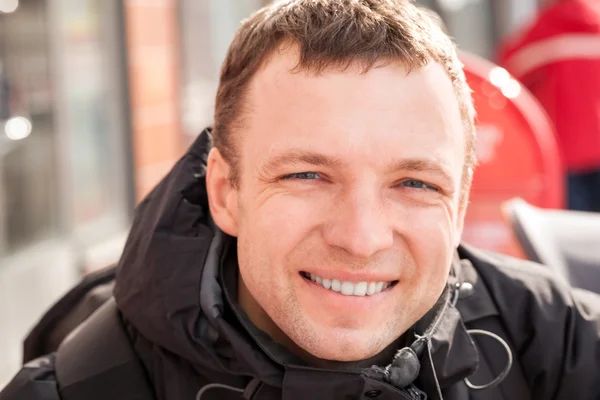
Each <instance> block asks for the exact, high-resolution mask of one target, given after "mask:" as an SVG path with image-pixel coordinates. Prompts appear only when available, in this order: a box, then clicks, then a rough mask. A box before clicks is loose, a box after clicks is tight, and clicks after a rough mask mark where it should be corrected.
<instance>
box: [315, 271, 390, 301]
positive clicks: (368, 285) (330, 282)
mask: <svg viewBox="0 0 600 400" xmlns="http://www.w3.org/2000/svg"><path fill="white" fill-rule="evenodd" d="M307 277H310V280H311V281H313V282H315V283H318V284H319V285H321V286H323V287H324V288H325V289H330V290H333V291H334V292H340V293H341V294H343V295H345V296H372V295H374V294H377V293H380V292H382V291H384V290H385V289H387V288H389V287H390V286H391V285H392V283H391V282H366V281H363V282H358V283H352V282H340V281H339V280H337V279H323V278H321V277H320V276H317V275H315V274H310V275H308V276H307Z"/></svg>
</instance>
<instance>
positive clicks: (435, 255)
mask: <svg viewBox="0 0 600 400" xmlns="http://www.w3.org/2000/svg"><path fill="white" fill-rule="evenodd" d="M406 215H407V218H406V220H405V226H406V228H405V229H404V230H403V237H404V239H405V241H406V244H407V246H408V248H409V251H410V253H411V254H412V256H413V258H414V260H415V264H416V266H417V271H416V273H417V274H418V275H419V276H420V278H421V280H423V281H427V282H432V283H433V282H434V281H435V282H442V281H443V282H445V281H446V279H447V275H448V271H449V268H450V263H451V260H452V256H453V253H454V244H453V243H454V231H455V227H454V222H453V220H452V217H451V215H450V214H449V213H448V211H447V209H446V208H445V207H426V208H418V209H413V210H411V211H409V212H407V213H406Z"/></svg>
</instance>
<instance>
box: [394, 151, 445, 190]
mask: <svg viewBox="0 0 600 400" xmlns="http://www.w3.org/2000/svg"><path fill="white" fill-rule="evenodd" d="M395 171H414V172H429V173H433V174H436V175H438V176H439V177H440V178H441V179H443V180H444V181H445V184H446V185H448V186H450V187H454V179H453V178H452V175H451V174H450V173H449V172H448V171H447V170H446V168H444V167H443V165H442V164H441V163H439V162H436V161H433V160H429V159H424V158H408V159H404V160H400V161H397V162H394V163H392V165H390V167H389V172H395Z"/></svg>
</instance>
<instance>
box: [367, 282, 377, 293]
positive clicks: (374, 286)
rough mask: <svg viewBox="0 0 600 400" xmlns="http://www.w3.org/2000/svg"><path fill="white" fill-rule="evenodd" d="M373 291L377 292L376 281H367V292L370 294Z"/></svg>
mask: <svg viewBox="0 0 600 400" xmlns="http://www.w3.org/2000/svg"><path fill="white" fill-rule="evenodd" d="M375 292H377V283H376V282H371V283H369V287H368V288H367V294H368V295H369V296H370V295H372V294H375Z"/></svg>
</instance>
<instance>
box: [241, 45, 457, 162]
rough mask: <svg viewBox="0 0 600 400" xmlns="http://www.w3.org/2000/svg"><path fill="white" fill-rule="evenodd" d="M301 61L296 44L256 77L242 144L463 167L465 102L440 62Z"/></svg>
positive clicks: (265, 151) (266, 150)
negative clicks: (311, 67) (316, 66)
mask: <svg viewBox="0 0 600 400" xmlns="http://www.w3.org/2000/svg"><path fill="white" fill-rule="evenodd" d="M297 63H298V54H297V53H296V52H295V51H294V50H293V49H291V50H286V51H279V52H276V53H275V54H274V55H273V56H272V57H271V58H270V60H269V61H268V62H267V63H266V65H265V66H264V67H263V68H262V69H261V70H260V71H258V72H257V74H256V75H255V77H254V78H253V79H252V81H251V84H250V87H249V92H248V95H247V97H246V101H247V103H248V108H247V110H248V114H247V116H246V118H245V124H244V135H242V139H241V140H242V146H241V147H240V148H242V149H243V150H242V153H246V155H247V156H248V157H252V156H257V154H254V153H253V151H255V152H260V153H261V157H262V158H264V157H267V156H268V155H269V154H271V155H274V154H277V153H278V152H280V151H286V150H288V149H289V148H290V147H291V148H293V147H301V148H302V150H309V151H312V150H314V151H319V152H324V151H325V152H330V153H335V154H333V155H335V156H336V157H338V158H339V157H342V158H344V157H348V158H351V157H360V158H361V159H362V160H363V161H365V162H368V161H369V158H370V157H372V158H373V159H374V160H377V159H379V160H381V161H384V160H385V161H386V162H389V161H393V160H394V159H396V158H402V157H419V158H434V159H438V160H440V161H441V162H443V163H444V164H447V165H450V166H452V165H453V164H456V160H458V164H460V165H459V167H461V168H462V163H463V161H464V147H465V146H464V144H465V136H464V132H463V128H462V122H461V116H460V110H459V105H458V101H457V99H456V96H455V92H454V88H453V86H452V82H451V80H450V78H449V76H448V75H447V73H446V71H445V70H444V68H443V67H441V66H440V65H439V64H436V63H430V64H429V65H427V66H425V67H423V68H420V69H416V70H413V71H410V72H409V71H407V70H406V68H405V67H404V66H403V65H402V63H400V62H392V63H389V64H387V65H380V66H376V67H374V68H372V69H370V70H368V71H367V72H366V73H365V72H364V71H363V68H362V66H361V65H358V64H356V65H350V67H349V68H348V69H346V70H344V71H340V70H335V69H333V68H332V69H329V70H325V71H324V72H322V73H319V74H315V73H313V72H311V71H304V70H299V71H298V70H295V67H296V65H297ZM241 156H242V159H243V158H245V157H246V156H245V155H244V154H241Z"/></svg>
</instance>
